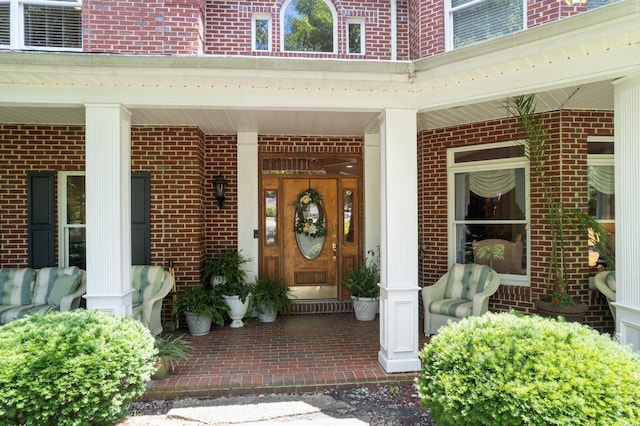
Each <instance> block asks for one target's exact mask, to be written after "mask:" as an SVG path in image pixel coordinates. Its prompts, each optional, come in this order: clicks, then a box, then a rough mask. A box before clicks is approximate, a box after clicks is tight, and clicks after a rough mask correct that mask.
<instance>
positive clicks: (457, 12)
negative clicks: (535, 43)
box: [445, 0, 527, 50]
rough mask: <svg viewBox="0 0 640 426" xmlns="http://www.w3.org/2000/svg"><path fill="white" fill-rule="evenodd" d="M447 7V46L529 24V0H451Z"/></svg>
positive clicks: (509, 32)
mask: <svg viewBox="0 0 640 426" xmlns="http://www.w3.org/2000/svg"><path fill="white" fill-rule="evenodd" d="M445 8H446V9H447V10H446V12H447V19H446V21H445V27H446V33H447V37H446V44H447V46H446V47H447V50H451V49H456V48H459V47H464V46H469V45H471V44H475V43H479V42H482V41H486V40H491V39H494V38H497V37H500V36H503V35H507V34H511V33H514V32H516V31H520V30H523V29H525V28H526V22H527V20H526V11H527V3H526V1H525V0H448V1H446V2H445Z"/></svg>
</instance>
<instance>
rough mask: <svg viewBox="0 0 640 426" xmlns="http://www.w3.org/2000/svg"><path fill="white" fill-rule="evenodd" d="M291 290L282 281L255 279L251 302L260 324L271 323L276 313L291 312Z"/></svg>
mask: <svg viewBox="0 0 640 426" xmlns="http://www.w3.org/2000/svg"><path fill="white" fill-rule="evenodd" d="M290 293H291V289H290V288H289V287H287V285H286V284H285V283H284V282H282V281H274V280H272V279H270V278H260V279H256V282H255V284H254V285H253V293H252V300H253V304H254V306H255V309H256V312H257V313H258V318H259V319H260V321H262V322H273V321H275V320H276V318H277V316H278V312H289V311H290V310H291V298H290Z"/></svg>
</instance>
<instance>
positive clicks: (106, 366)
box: [0, 309, 156, 425]
mask: <svg viewBox="0 0 640 426" xmlns="http://www.w3.org/2000/svg"><path fill="white" fill-rule="evenodd" d="M153 343H154V342H153V338H152V337H151V334H150V333H149V331H147V329H146V328H144V327H143V326H142V324H141V323H140V322H139V321H136V320H133V319H131V318H117V317H114V316H111V315H107V314H104V313H100V312H95V311H86V310H82V309H79V310H74V311H68V312H62V313H60V312H56V313H49V314H46V315H33V316H30V317H27V318H24V319H20V320H16V321H13V322H10V323H9V324H7V325H5V326H3V327H1V328H0V360H1V361H0V424H12V425H112V424H115V423H117V422H118V421H119V420H121V419H122V418H123V417H124V414H125V412H126V407H127V404H128V403H129V402H131V401H132V400H134V399H136V398H137V397H139V396H140V395H142V393H143V392H144V391H145V389H146V382H147V381H148V380H149V377H150V375H151V373H152V371H153V370H154V365H155V358H156V356H155V351H156V350H155V348H154V345H153Z"/></svg>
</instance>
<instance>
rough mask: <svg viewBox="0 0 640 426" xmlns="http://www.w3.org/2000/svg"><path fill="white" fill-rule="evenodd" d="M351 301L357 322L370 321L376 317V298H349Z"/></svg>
mask: <svg viewBox="0 0 640 426" xmlns="http://www.w3.org/2000/svg"><path fill="white" fill-rule="evenodd" d="M351 300H352V301H353V311H354V312H355V313H356V319H357V320H358V321H372V320H373V319H374V318H375V317H376V312H377V311H378V304H379V299H378V298H370V297H355V296H351Z"/></svg>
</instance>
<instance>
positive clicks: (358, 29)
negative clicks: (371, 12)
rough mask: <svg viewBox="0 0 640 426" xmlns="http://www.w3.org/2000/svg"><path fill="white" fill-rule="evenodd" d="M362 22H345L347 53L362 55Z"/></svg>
mask: <svg viewBox="0 0 640 426" xmlns="http://www.w3.org/2000/svg"><path fill="white" fill-rule="evenodd" d="M363 36H364V22H363V21H360V20H348V21H347V52H348V53H351V54H355V55H362V54H364V43H363V39H364V37H363Z"/></svg>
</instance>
